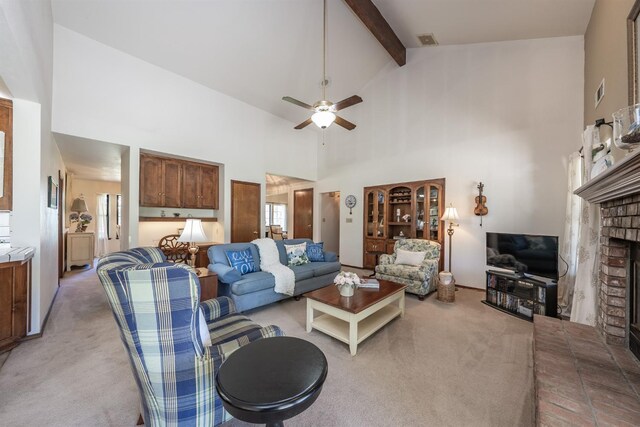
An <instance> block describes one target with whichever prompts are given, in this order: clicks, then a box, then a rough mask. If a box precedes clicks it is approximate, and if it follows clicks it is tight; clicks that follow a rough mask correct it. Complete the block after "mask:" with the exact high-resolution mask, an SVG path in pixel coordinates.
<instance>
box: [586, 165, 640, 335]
mask: <svg viewBox="0 0 640 427" xmlns="http://www.w3.org/2000/svg"><path fill="white" fill-rule="evenodd" d="M576 194H577V195H578V196H580V197H582V198H584V199H585V200H587V201H589V202H591V203H599V204H600V225H601V227H600V274H599V277H600V283H599V285H600V290H599V301H598V317H597V319H598V320H597V328H598V329H599V330H600V331H601V332H602V334H603V335H604V337H605V339H606V342H607V344H614V345H625V346H626V345H627V344H629V336H630V332H629V331H630V325H629V323H630V316H631V315H632V314H633V310H632V309H633V306H634V305H637V304H633V301H632V296H633V295H637V292H634V291H633V289H632V287H633V286H634V285H635V282H637V278H634V277H633V275H634V268H633V265H634V263H633V262H632V260H631V254H632V248H633V247H634V246H636V245H639V243H638V242H640V153H633V154H632V155H629V156H627V157H626V158H625V159H624V160H623V161H622V162H620V163H618V164H617V165H615V166H614V167H613V168H611V169H609V170H608V171H606V172H604V173H603V174H601V175H599V176H597V177H596V178H594V179H592V180H591V181H589V182H588V183H587V184H585V185H583V186H582V187H580V188H579V189H578V190H577V191H576ZM634 253H635V250H634ZM632 282H633V283H632ZM636 301H637V299H636Z"/></svg>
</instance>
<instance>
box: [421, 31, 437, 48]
mask: <svg viewBox="0 0 640 427" xmlns="http://www.w3.org/2000/svg"><path fill="white" fill-rule="evenodd" d="M418 40H419V41H420V44H421V45H422V46H438V42H437V41H436V38H435V37H433V33H428V34H419V35H418Z"/></svg>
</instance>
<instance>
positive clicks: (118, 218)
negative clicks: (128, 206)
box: [116, 194, 122, 227]
mask: <svg viewBox="0 0 640 427" xmlns="http://www.w3.org/2000/svg"><path fill="white" fill-rule="evenodd" d="M116 225H117V226H118V227H119V226H121V225H122V196H121V195H120V194H116Z"/></svg>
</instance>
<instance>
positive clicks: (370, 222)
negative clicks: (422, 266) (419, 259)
mask: <svg viewBox="0 0 640 427" xmlns="http://www.w3.org/2000/svg"><path fill="white" fill-rule="evenodd" d="M444 193H445V179H444V178H440V179H433V180H426V181H414V182H405V183H398V184H387V185H378V186H374V187H366V188H365V189H364V198H363V200H364V227H365V229H364V246H363V247H364V250H363V263H362V264H363V267H364V268H368V269H373V268H374V267H375V266H376V263H377V260H378V256H379V255H380V254H382V253H387V254H391V253H393V248H394V246H395V242H396V241H397V240H398V239H403V238H411V239H426V240H432V241H435V242H438V243H440V245H441V251H440V262H439V269H440V270H443V269H444V234H445V230H444V224H443V222H442V221H440V218H441V217H442V215H443V213H444Z"/></svg>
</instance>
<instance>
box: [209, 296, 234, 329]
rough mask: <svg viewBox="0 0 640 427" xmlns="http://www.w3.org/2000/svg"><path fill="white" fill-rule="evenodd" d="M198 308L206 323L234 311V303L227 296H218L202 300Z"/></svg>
mask: <svg viewBox="0 0 640 427" xmlns="http://www.w3.org/2000/svg"><path fill="white" fill-rule="evenodd" d="M200 308H201V309H202V315H203V316H204V320H205V321H206V322H207V323H211V322H213V321H214V320H216V319H219V318H221V317H224V316H227V315H229V314H233V313H235V312H236V304H235V303H234V302H233V300H232V299H231V298H229V297H218V298H212V299H208V300H206V301H202V302H201V303H200Z"/></svg>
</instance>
